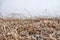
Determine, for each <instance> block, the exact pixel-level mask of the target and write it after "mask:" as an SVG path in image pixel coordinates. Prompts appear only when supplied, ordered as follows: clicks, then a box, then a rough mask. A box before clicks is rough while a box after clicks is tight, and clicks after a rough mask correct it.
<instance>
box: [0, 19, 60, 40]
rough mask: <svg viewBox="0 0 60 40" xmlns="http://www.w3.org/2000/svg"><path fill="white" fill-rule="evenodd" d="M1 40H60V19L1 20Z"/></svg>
mask: <svg viewBox="0 0 60 40" xmlns="http://www.w3.org/2000/svg"><path fill="white" fill-rule="evenodd" d="M0 40H60V18H35V19H33V18H29V19H12V18H6V19H4V18H0Z"/></svg>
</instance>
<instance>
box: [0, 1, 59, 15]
mask: <svg viewBox="0 0 60 40" xmlns="http://www.w3.org/2000/svg"><path fill="white" fill-rule="evenodd" d="M24 8H26V9H27V10H28V11H29V12H30V13H31V15H45V14H44V11H45V9H47V10H48V12H49V14H47V15H54V14H55V13H56V14H57V15H58V16H60V14H59V13H60V0H0V12H2V13H3V14H4V15H5V14H7V13H14V12H15V13H23V14H25V15H26V14H28V13H27V12H26V11H25V10H24Z"/></svg>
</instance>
